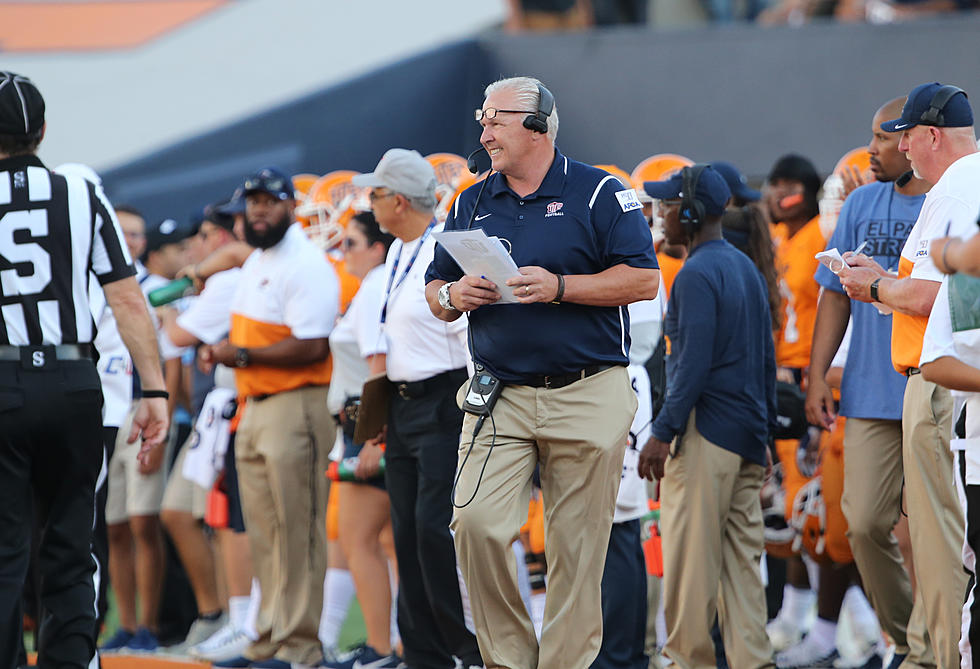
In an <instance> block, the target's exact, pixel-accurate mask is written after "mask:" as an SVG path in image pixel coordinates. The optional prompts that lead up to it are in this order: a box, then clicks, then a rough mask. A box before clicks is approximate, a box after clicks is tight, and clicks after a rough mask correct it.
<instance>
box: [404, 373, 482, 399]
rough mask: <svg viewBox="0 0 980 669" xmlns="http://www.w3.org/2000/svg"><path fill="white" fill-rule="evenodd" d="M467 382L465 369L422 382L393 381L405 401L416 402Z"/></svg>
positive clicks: (432, 377)
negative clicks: (435, 392) (436, 391)
mask: <svg viewBox="0 0 980 669" xmlns="http://www.w3.org/2000/svg"><path fill="white" fill-rule="evenodd" d="M465 380H466V370H465V369H451V370H449V371H448V372H443V373H442V374H436V375H435V376H430V377H429V378H427V379H422V380H421V381H392V384H393V385H394V386H395V391H396V392H397V393H398V396H399V397H401V398H402V399H403V400H416V399H418V398H420V397H424V396H425V395H428V394H429V393H431V392H432V391H434V390H440V389H444V388H448V387H452V386H455V387H457V388H458V387H459V386H460V384H462V383H463V381H465Z"/></svg>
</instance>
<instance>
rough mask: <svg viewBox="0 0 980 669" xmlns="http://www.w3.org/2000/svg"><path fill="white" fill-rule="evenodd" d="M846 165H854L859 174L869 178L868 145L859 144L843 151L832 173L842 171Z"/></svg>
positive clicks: (869, 159) (869, 157)
mask: <svg viewBox="0 0 980 669" xmlns="http://www.w3.org/2000/svg"><path fill="white" fill-rule="evenodd" d="M846 167H856V168H857V169H858V171H859V172H861V174H863V175H865V176H866V177H868V178H869V179H870V178H871V154H870V153H868V147H866V146H859V147H858V148H856V149H851V150H850V151H848V152H847V153H845V154H844V155H843V156H842V157H841V159H840V160H838V161H837V165H835V166H834V173H838V172H843V171H844V168H846Z"/></svg>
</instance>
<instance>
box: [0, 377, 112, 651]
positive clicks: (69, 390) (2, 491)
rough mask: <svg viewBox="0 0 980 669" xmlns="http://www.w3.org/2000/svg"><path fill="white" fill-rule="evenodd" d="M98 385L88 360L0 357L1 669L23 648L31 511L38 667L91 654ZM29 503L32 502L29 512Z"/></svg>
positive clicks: (99, 445) (99, 423)
mask: <svg viewBox="0 0 980 669" xmlns="http://www.w3.org/2000/svg"><path fill="white" fill-rule="evenodd" d="M101 408H102V387H101V385H100V383H99V375H98V372H96V369H95V365H94V364H93V363H92V362H91V361H87V360H80V361H68V362H59V361H55V360H50V359H49V360H48V362H47V364H46V365H45V367H43V368H40V369H27V368H25V367H22V365H21V363H20V362H0V669H11V668H12V667H14V666H15V662H16V660H17V653H18V650H19V647H20V644H21V635H22V629H21V627H22V614H21V588H22V587H23V584H24V576H25V574H26V573H27V563H28V559H29V557H28V556H29V549H30V541H31V517H32V513H34V512H35V511H36V513H37V518H38V524H39V527H40V531H41V536H40V544H39V549H38V562H37V568H38V570H39V572H40V575H41V578H40V581H41V588H40V599H41V616H40V621H39V622H40V630H39V634H38V640H39V648H38V666H39V667H41V668H42V669H48V668H54V667H58V668H59V669H60V668H63V667H78V668H79V669H81V668H82V667H88V666H89V663H90V662H91V660H92V658H93V657H95V654H96V652H95V619H96V590H95V580H96V578H97V577H98V575H97V573H96V570H97V562H96V560H95V558H94V556H93V554H92V532H93V527H94V523H95V487H96V481H97V480H98V478H99V474H100V472H101V470H102V463H103V459H102V457H103V444H102V415H101ZM34 504H36V505H37V508H36V509H34V508H33V507H34Z"/></svg>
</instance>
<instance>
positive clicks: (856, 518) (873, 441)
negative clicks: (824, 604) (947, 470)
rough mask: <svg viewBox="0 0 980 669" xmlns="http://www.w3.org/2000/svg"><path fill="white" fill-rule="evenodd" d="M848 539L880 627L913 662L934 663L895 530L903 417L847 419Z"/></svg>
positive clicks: (899, 497)
mask: <svg viewBox="0 0 980 669" xmlns="http://www.w3.org/2000/svg"><path fill="white" fill-rule="evenodd" d="M844 430H845V431H844V495H843V497H842V498H841V507H842V509H843V511H844V516H845V517H846V518H847V525H848V530H847V539H848V541H849V542H850V544H851V551H852V552H853V553H854V561H855V562H856V563H857V566H858V571H860V572H861V579H862V580H863V582H864V589H865V590H866V591H867V593H868V598H869V599H870V600H871V604H872V605H873V606H874V609H875V613H877V615H878V622H879V623H880V625H881V629H882V630H883V631H884V632H885V634H887V635H888V636H889V637H891V639H892V641H894V643H895V646H896V652H898V653H908V658H907V660H906V662H907V663H908V664H911V665H919V666H926V667H929V666H934V665H935V659H934V657H933V654H932V646H931V644H930V643H929V635H928V631H927V630H926V626H925V618H924V616H923V615H921V611H920V612H919V615H917V616H913V615H912V612H913V593H912V584H911V582H910V581H909V574H908V572H907V571H906V569H905V566H904V564H903V562H902V554H901V553H900V552H899V550H898V542H897V541H896V540H895V535H894V534H892V530H893V529H894V527H895V523H897V522H898V517H899V513H900V512H901V506H902V480H903V466H902V422H901V421H899V420H866V419H862V418H848V419H847V426H846V427H845V428H844Z"/></svg>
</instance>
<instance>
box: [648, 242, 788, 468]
mask: <svg viewBox="0 0 980 669" xmlns="http://www.w3.org/2000/svg"><path fill="white" fill-rule="evenodd" d="M768 296H769V291H768V290H767V289H766V285H765V280H764V279H763V278H762V274H761V273H760V272H759V270H758V269H756V267H755V265H753V264H752V261H751V260H749V257H748V256H747V255H745V254H744V253H742V252H741V251H739V250H738V249H736V248H735V247H734V246H732V245H731V244H729V243H728V242H726V241H724V240H721V239H719V240H712V241H709V242H705V243H703V244H699V245H698V246H696V247H694V249H693V250H692V251H691V254H690V255H689V256H688V257H687V260H686V261H685V262H684V266H683V267H682V268H681V270H680V272H678V273H677V278H675V279H674V285H673V287H671V289H670V300H669V301H668V303H667V318H666V319H665V320H664V334H665V335H666V336H667V339H668V340H669V341H670V355H668V356H667V398H666V399H665V401H664V406H663V408H662V409H661V410H660V413H659V414H657V419H656V420H655V421H654V423H653V434H654V436H656V437H657V439H660V440H661V441H666V442H670V441H671V440H672V439H673V438H674V437H675V436H677V435H678V434H681V433H683V431H684V428H685V427H686V425H687V420H688V417H689V416H690V414H691V410H692V409H696V410H697V411H696V412H695V420H696V424H697V430H698V432H699V433H700V434H701V436H703V437H704V438H705V439H707V440H708V441H710V442H711V443H713V444H716V445H717V446H720V447H721V448H724V449H725V450H727V451H731V452H733V453H737V454H738V455H741V456H742V457H743V458H745V459H746V460H750V461H751V462H755V463H757V464H760V465H764V464H765V463H766V447H767V444H768V440H769V428H770V426H771V425H772V424H773V423H774V422H775V417H776V358H775V348H774V345H773V341H772V329H771V327H772V322H771V321H770V317H769V299H768Z"/></svg>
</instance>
